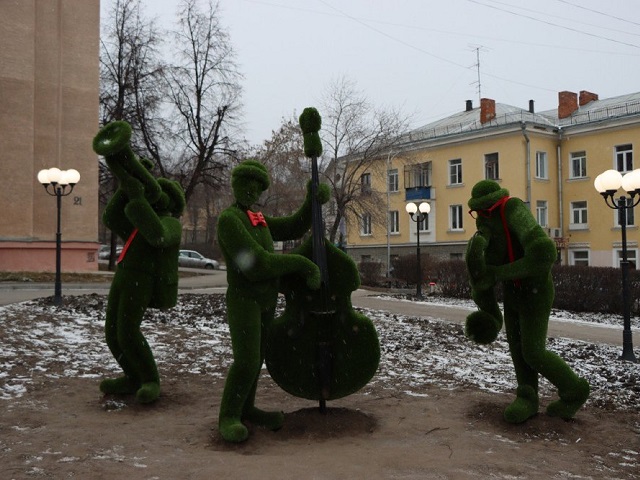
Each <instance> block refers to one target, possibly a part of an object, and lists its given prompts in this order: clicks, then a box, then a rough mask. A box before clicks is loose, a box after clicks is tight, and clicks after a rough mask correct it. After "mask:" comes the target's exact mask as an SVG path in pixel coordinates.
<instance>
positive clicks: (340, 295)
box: [265, 108, 380, 411]
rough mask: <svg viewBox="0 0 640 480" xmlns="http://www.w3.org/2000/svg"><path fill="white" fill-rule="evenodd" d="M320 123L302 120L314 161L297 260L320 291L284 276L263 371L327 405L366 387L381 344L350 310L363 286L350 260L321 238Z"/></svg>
mask: <svg viewBox="0 0 640 480" xmlns="http://www.w3.org/2000/svg"><path fill="white" fill-rule="evenodd" d="M321 121H322V120H321V117H320V114H319V113H318V111H317V110H316V109H315V108H306V109H304V111H303V112H302V115H300V127H301V129H302V133H303V135H304V152H305V156H307V157H309V158H310V159H311V188H312V194H311V198H312V202H313V203H312V227H311V228H312V235H311V238H310V239H308V240H307V241H305V242H304V243H303V244H302V245H301V246H300V247H298V248H297V249H296V250H295V251H294V252H293V253H297V254H300V255H303V256H305V257H307V258H310V259H311V260H312V261H313V262H314V263H315V264H316V265H317V266H318V268H319V269H320V274H321V286H320V288H319V289H318V290H312V289H310V288H309V287H308V286H307V285H305V284H304V283H302V282H300V281H299V278H296V277H293V276H285V277H283V278H282V279H281V291H282V293H283V294H284V296H285V299H286V307H285V310H284V313H283V314H282V315H281V316H280V317H278V318H276V319H275V321H274V322H273V324H272V327H271V328H270V329H269V332H268V339H267V350H266V357H265V361H266V365H267V369H268V370H269V374H270V375H271V377H272V378H273V380H274V381H275V382H276V383H277V384H278V385H279V386H280V387H281V388H282V389H283V390H285V391H286V392H288V393H290V394H292V395H294V396H297V397H300V398H305V399H308V400H317V401H319V404H320V410H321V411H325V409H326V401H327V400H335V399H338V398H342V397H345V396H347V395H350V394H352V393H354V392H356V391H358V390H359V389H360V388H362V387H363V386H364V385H366V384H367V382H369V380H370V379H371V377H373V375H374V374H375V372H376V370H377V368H378V363H379V361H380V344H379V341H378V335H377V333H376V330H375V327H374V325H373V323H372V322H371V320H370V319H369V318H368V317H366V316H365V315H363V314H361V313H358V312H356V311H355V310H354V309H353V307H352V305H351V292H353V291H354V290H356V289H357V288H358V287H359V286H360V276H359V274H358V269H357V267H356V265H355V263H354V262H353V260H352V259H351V258H350V257H349V256H348V255H346V254H345V253H344V252H343V251H341V250H340V249H338V248H337V247H335V246H334V245H333V244H331V243H330V242H328V241H326V239H325V237H324V222H323V219H322V206H321V205H320V203H319V202H318V201H317V196H316V194H315V193H316V190H317V188H318V185H319V174H318V157H319V156H320V155H321V154H322V144H321V141H320V136H319V134H318V131H319V130H320V126H321Z"/></svg>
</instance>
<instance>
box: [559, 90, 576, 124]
mask: <svg viewBox="0 0 640 480" xmlns="http://www.w3.org/2000/svg"><path fill="white" fill-rule="evenodd" d="M577 109H578V94H577V93H573V92H568V91H566V90H565V91H564V92H560V93H558V118H567V117H570V116H571V114H572V113H573V112H575V111H576V110H577Z"/></svg>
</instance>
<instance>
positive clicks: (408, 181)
mask: <svg viewBox="0 0 640 480" xmlns="http://www.w3.org/2000/svg"><path fill="white" fill-rule="evenodd" d="M430 186H431V162H424V163H419V164H417V165H406V166H405V167H404V187H405V188H420V187H430Z"/></svg>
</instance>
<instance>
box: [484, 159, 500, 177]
mask: <svg viewBox="0 0 640 480" xmlns="http://www.w3.org/2000/svg"><path fill="white" fill-rule="evenodd" d="M484 178H485V179H487V180H498V179H499V178H500V171H499V168H498V153H497V152H495V153H487V154H486V155H485V156H484Z"/></svg>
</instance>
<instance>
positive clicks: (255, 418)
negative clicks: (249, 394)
mask: <svg viewBox="0 0 640 480" xmlns="http://www.w3.org/2000/svg"><path fill="white" fill-rule="evenodd" d="M242 418H244V419H246V420H249V421H250V422H251V423H253V424H254V425H259V426H261V427H265V428H268V429H269V430H273V431H276V430H280V429H281V428H282V424H283V423H284V413H282V412H265V411H264V410H260V409H259V408H256V407H252V408H251V409H250V410H249V411H247V412H246V413H245V414H244V415H243V416H242Z"/></svg>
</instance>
